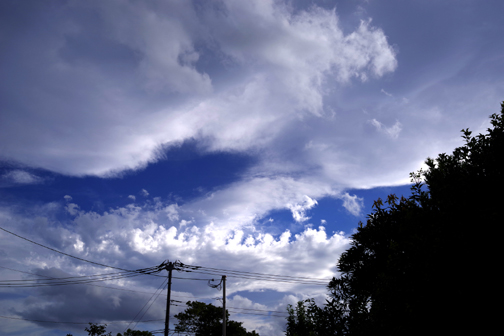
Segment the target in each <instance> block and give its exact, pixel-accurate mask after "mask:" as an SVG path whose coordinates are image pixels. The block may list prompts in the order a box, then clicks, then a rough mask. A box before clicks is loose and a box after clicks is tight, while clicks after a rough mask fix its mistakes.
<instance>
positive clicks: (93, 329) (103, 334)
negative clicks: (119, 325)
mask: <svg viewBox="0 0 504 336" xmlns="http://www.w3.org/2000/svg"><path fill="white" fill-rule="evenodd" d="M84 330H85V331H87V333H88V336H112V333H111V332H109V333H107V325H106V324H97V323H89V327H86V328H84ZM67 336H72V334H67ZM116 336H154V335H153V334H152V333H151V332H150V331H140V330H131V329H128V330H126V331H125V332H124V334H121V333H117V335H116Z"/></svg>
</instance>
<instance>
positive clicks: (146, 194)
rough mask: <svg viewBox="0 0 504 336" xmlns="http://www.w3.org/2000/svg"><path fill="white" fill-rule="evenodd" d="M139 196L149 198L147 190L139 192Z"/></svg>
mask: <svg viewBox="0 0 504 336" xmlns="http://www.w3.org/2000/svg"><path fill="white" fill-rule="evenodd" d="M140 194H141V195H142V196H143V197H147V196H149V192H148V191H147V190H145V189H142V190H140Z"/></svg>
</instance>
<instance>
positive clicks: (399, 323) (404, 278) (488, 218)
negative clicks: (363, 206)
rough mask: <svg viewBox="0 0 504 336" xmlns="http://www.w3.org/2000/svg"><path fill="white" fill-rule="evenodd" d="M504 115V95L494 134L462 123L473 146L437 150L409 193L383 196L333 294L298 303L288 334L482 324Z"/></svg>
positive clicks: (493, 260)
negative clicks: (317, 301) (318, 303)
mask: <svg viewBox="0 0 504 336" xmlns="http://www.w3.org/2000/svg"><path fill="white" fill-rule="evenodd" d="M503 116H504V102H503V103H502V105H501V113H500V114H493V115H491V116H490V119H491V125H492V128H489V129H488V130H487V134H484V135H483V134H479V135H477V136H475V137H473V136H471V132H470V131H469V130H468V129H465V130H462V132H463V138H464V140H465V145H464V146H461V147H459V148H456V149H455V150H454V151H453V154H451V155H447V154H445V153H442V154H440V155H439V156H438V157H437V158H436V159H430V158H428V159H427V161H426V164H427V166H428V169H427V170H426V171H422V170H420V171H419V172H417V173H412V174H411V178H412V182H414V184H413V186H412V194H411V195H410V196H409V197H408V198H405V197H401V198H398V197H396V196H395V195H389V196H388V198H387V200H385V201H383V200H381V199H378V200H376V201H375V202H374V205H373V209H374V210H373V213H371V214H370V215H368V220H367V222H366V225H363V224H362V223H359V227H358V228H357V232H356V233H355V234H354V235H352V243H351V247H350V248H349V249H348V250H347V251H345V252H344V253H343V254H342V255H341V258H340V260H339V262H338V269H339V271H340V272H341V276H340V277H339V278H338V279H335V278H333V280H332V281H331V282H330V283H329V285H328V289H329V294H330V300H328V301H327V303H326V304H325V306H324V307H317V306H316V305H315V303H314V302H313V301H309V302H301V303H299V304H298V307H297V308H296V310H295V311H294V310H293V309H292V307H289V309H288V311H289V318H288V320H287V332H286V334H287V336H294V335H319V336H321V335H391V336H392V335H393V336H395V335H432V334H434V335H441V334H443V335H444V334H450V335H457V334H471V333H474V334H481V333H482V330H483V329H484V328H485V327H486V326H488V322H486V321H488V319H489V317H488V316H487V311H488V309H485V307H488V303H485V301H486V300H488V299H489V298H492V297H494V296H495V288H497V287H496V286H492V285H493V284H494V283H493V282H492V277H491V276H489V274H492V272H495V270H496V267H495V266H496V265H498V264H497V262H498V260H497V256H498V255H499V253H498V251H497V249H496V246H498V244H497V242H495V240H494V239H492V232H493V231H494V230H495V227H496V224H499V223H501V221H502V219H501V217H502V216H501V215H500V214H499V211H500V207H501V206H502V204H503V203H504V202H503V201H504V197H503V194H502V192H503V191H504V176H503V175H504V174H503V168H502V164H503V163H504V160H503V156H504V119H503ZM489 228H490V229H489ZM483 230H485V231H487V232H488V230H490V231H489V232H490V235H483V234H482V233H480V232H478V231H483ZM475 232H476V233H475ZM494 236H495V235H494ZM480 237H484V239H481V238H480ZM485 274H487V276H485ZM495 285H496V284H495ZM305 303H306V304H307V306H306V307H305ZM324 320H327V321H324ZM331 323H332V325H331ZM324 325H328V326H329V327H328V328H327V327H321V326H324ZM306 326H308V329H307V330H304V329H303V328H304V327H306ZM296 330H298V331H299V332H297V333H296Z"/></svg>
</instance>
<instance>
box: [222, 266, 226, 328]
mask: <svg viewBox="0 0 504 336" xmlns="http://www.w3.org/2000/svg"><path fill="white" fill-rule="evenodd" d="M222 310H223V311H224V312H223V317H222V336H226V324H227V323H226V276H225V275H223V276H222Z"/></svg>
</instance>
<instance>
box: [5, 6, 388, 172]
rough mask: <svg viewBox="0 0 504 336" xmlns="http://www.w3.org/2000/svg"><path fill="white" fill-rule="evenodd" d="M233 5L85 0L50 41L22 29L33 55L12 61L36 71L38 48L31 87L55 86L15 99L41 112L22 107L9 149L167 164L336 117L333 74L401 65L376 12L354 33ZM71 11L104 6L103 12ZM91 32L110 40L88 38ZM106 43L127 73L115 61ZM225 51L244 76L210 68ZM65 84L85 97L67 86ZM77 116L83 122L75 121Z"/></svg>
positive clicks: (119, 167) (54, 161)
mask: <svg viewBox="0 0 504 336" xmlns="http://www.w3.org/2000/svg"><path fill="white" fill-rule="evenodd" d="M222 5H223V6H224V8H225V10H217V9H216V8H215V7H212V6H210V5H206V4H205V5H203V6H204V8H205V13H204V14H202V13H196V12H195V9H194V8H193V7H192V3H191V2H183V3H180V2H177V1H167V2H163V3H162V4H157V5H154V4H151V3H144V2H127V1H124V2H103V3H102V2H100V3H99V4H95V3H72V5H69V6H67V7H65V8H64V9H63V8H61V9H60V11H56V12H52V11H51V9H47V12H44V13H41V14H39V15H54V18H53V19H52V20H51V25H47V26H44V27H43V29H39V28H40V27H38V26H37V23H36V22H38V21H33V22H32V25H33V27H32V28H31V31H32V32H33V34H35V35H36V40H37V41H40V43H38V44H30V43H29V41H31V40H29V39H27V40H24V39H23V38H22V37H20V39H19V40H18V41H17V43H16V46H17V47H16V48H13V49H11V50H9V53H12V54H16V53H18V54H23V55H27V57H26V58H22V59H21V58H19V57H17V58H13V59H16V60H17V61H16V62H17V63H13V64H10V65H9V64H7V65H6V66H7V67H10V68H12V69H24V68H31V67H30V64H32V62H35V59H34V58H35V57H36V62H37V64H39V66H38V67H37V68H36V69H34V71H32V72H30V73H23V76H26V78H25V77H23V78H24V79H23V80H22V82H23V90H24V92H27V93H29V92H33V91H36V90H37V87H38V83H39V82H40V80H41V79H42V78H43V80H44V82H45V83H46V85H45V88H44V92H45V94H44V95H37V96H31V97H30V99H26V96H23V97H22V98H20V99H21V100H16V99H17V98H16V97H19V96H18V95H14V94H13V95H10V97H11V99H12V101H10V106H14V109H22V110H23V111H26V113H28V114H27V115H24V114H23V116H24V117H23V120H22V122H20V120H18V119H19V114H16V113H12V114H5V115H4V116H3V117H4V122H2V124H1V125H0V141H1V142H2V143H3V144H5V145H4V146H3V147H2V153H1V154H2V156H3V157H4V158H7V159H11V160H14V161H18V162H21V163H24V164H27V165H29V166H34V167H41V168H45V169H49V170H52V171H56V172H60V173H64V174H69V175H88V174H89V175H100V176H108V175H110V174H117V173H118V172H120V171H123V170H125V169H138V168H141V167H144V166H145V165H147V164H148V163H149V162H153V161H156V160H157V159H159V155H158V153H159V149H160V148H161V147H162V146H165V147H166V146H168V147H169V146H173V145H178V144H180V143H181V142H182V141H184V140H188V139H198V140H202V141H204V142H205V143H206V144H207V145H208V146H206V148H207V149H209V150H231V151H236V150H238V151H247V150H250V149H251V148H265V147H267V146H268V145H271V144H272V142H273V141H276V140H277V137H278V136H279V134H282V132H284V131H285V129H286V127H290V125H291V124H292V123H293V122H298V121H299V118H300V117H301V118H319V117H320V116H323V115H324V97H325V94H326V90H325V89H324V83H326V82H331V83H332V82H334V81H336V82H340V83H346V82H348V81H349V80H350V79H351V78H364V77H366V78H367V77H379V76H382V75H383V74H385V73H387V72H391V71H393V70H394V69H395V67H396V63H397V62H396V59H395V54H394V51H393V50H392V48H391V47H390V46H389V44H388V43H387V40H386V37H385V35H384V33H383V31H381V30H380V29H376V28H373V27H372V25H371V22H369V21H366V22H362V23H361V25H360V26H359V27H358V28H357V29H356V30H355V31H354V32H352V33H350V34H347V35H345V34H344V33H343V31H342V29H341V28H340V26H339V22H338V18H337V16H336V13H335V11H331V10H324V9H321V8H317V7H313V8H312V9H310V10H308V11H300V12H296V13H295V12H292V11H291V10H290V9H288V7H287V6H284V5H282V3H281V2H262V1H259V2H254V1H249V2H247V3H246V4H243V3H242V2H236V1H223V3H222ZM65 11H69V12H71V13H72V14H74V13H80V12H83V11H85V12H90V13H95V16H94V17H96V20H98V21H97V22H94V21H93V22H87V21H85V20H78V19H76V17H75V16H73V15H66V14H67V13H66V12H65ZM89 41H97V42H96V43H98V42H99V43H101V44H100V45H94V44H91V45H85V47H86V48H84V47H83V46H81V45H80V44H79V43H89ZM198 46H204V47H203V48H200V47H198ZM73 47H82V48H84V49H83V50H85V51H86V52H80V53H79V52H77V51H76V50H74V49H72V48H73ZM25 48H30V53H26V52H24V50H25ZM94 48H100V50H101V52H102V53H103V56H107V57H112V60H113V61H114V62H116V64H117V66H118V68H114V67H108V66H106V64H108V63H104V62H103V59H101V58H97V57H96V53H94V52H95V50H94ZM79 50H80V49H79ZM30 55H33V56H30ZM32 57H33V58H32ZM114 57H115V58H114ZM212 57H214V58H215V57H217V58H218V62H217V63H216V64H215V65H213V66H214V67H217V68H218V69H217V70H219V71H220V72H221V73H226V72H229V70H228V68H226V67H225V64H224V62H228V63H229V62H230V63H231V64H232V67H233V69H236V71H235V70H233V76H232V78H233V79H232V81H225V82H223V81H220V82H219V84H218V85H217V84H212V82H213V79H212V78H211V75H210V73H216V71H215V70H216V69H213V68H211V67H205V66H204V64H206V63H205V62H207V60H208V59H212ZM219 62H220V63H219ZM118 69H122V70H118ZM75 78H79V81H78V82H76V81H75ZM132 83H140V86H138V85H133V84H132ZM216 85H217V86H216ZM63 87H64V88H71V89H70V92H71V94H61V88H63ZM12 90H15V88H12ZM77 92H78V94H77ZM164 97H166V98H164ZM68 111H72V115H73V116H74V117H72V118H67V117H65V116H67V115H68ZM35 115H36V116H37V117H35ZM19 125H22V131H20V128H19V127H20V126H19ZM21 134H22V135H21ZM90 135H91V136H90ZM2 139H3V140H2Z"/></svg>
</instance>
